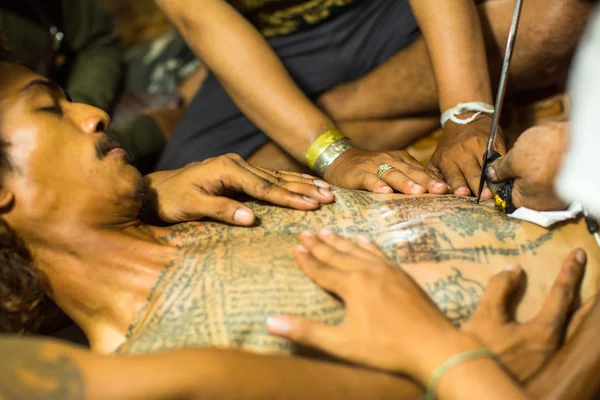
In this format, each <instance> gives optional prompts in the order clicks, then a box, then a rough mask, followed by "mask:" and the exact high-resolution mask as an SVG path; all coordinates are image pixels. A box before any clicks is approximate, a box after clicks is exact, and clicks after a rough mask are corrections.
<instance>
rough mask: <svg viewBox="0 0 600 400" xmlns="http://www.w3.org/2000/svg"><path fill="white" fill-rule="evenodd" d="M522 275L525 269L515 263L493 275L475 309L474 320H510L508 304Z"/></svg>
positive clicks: (502, 321)
mask: <svg viewBox="0 0 600 400" xmlns="http://www.w3.org/2000/svg"><path fill="white" fill-rule="evenodd" d="M522 277H523V270H522V269H521V268H520V267H519V266H517V265H514V264H511V265H508V266H507V267H506V268H504V270H503V271H501V272H499V273H497V274H496V275H494V276H492V278H491V279H490V281H489V282H488V284H487V286H486V289H485V294H484V295H483V297H482V298H481V301H480V302H479V306H478V307H477V309H476V310H475V313H474V315H473V320H476V319H478V318H491V319H492V320H493V321H498V322H501V323H504V322H506V321H508V320H509V319H510V315H509V311H508V306H509V304H510V301H511V299H512V296H513V295H514V294H515V292H516V291H517V289H518V288H519V285H520V283H521V279H522Z"/></svg>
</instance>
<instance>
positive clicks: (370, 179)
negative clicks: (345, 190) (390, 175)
mask: <svg viewBox="0 0 600 400" xmlns="http://www.w3.org/2000/svg"><path fill="white" fill-rule="evenodd" d="M361 178H362V182H363V183H362V186H363V187H362V188H361V187H359V189H365V190H368V191H370V192H373V193H393V192H394V189H392V188H391V187H390V186H389V185H388V184H387V183H385V182H384V181H383V180H381V179H379V178H378V177H377V175H375V174H371V173H368V172H364V173H362V176H361Z"/></svg>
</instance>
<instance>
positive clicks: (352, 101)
mask: <svg viewBox="0 0 600 400" xmlns="http://www.w3.org/2000/svg"><path fill="white" fill-rule="evenodd" d="M456 3H460V2H456ZM592 6H593V2H589V1H585V0H560V1H556V2H552V3H551V4H550V3H548V2H547V1H544V0H531V1H527V2H525V3H524V7H523V12H522V17H521V23H520V28H519V31H518V34H517V44H516V47H515V52H514V57H513V61H512V63H511V67H510V83H509V86H508V92H509V93H519V92H521V91H524V90H530V89H538V88H546V87H548V86H550V85H552V84H554V83H555V82H556V81H558V82H559V83H560V82H561V79H562V78H564V74H565V73H566V69H567V66H568V59H569V58H570V55H571V54H572V52H573V50H574V49H575V48H576V46H577V45H578V41H579V38H580V37H581V34H582V31H583V28H584V26H585V23H586V21H587V19H588V17H589V15H590V11H591V8H592ZM477 9H478V15H479V19H480V21H481V25H482V28H483V33H484V40H485V47H486V55H487V64H488V67H489V70H490V76H491V78H492V89H496V87H497V83H498V81H499V75H500V69H501V67H502V61H503V60H502V58H503V56H504V48H505V46H506V40H507V36H508V30H509V27H510V19H511V17H512V13H513V9H514V0H488V1H485V2H483V3H482V4H479V5H478V7H477ZM465 15H466V14H465ZM425 17H427V18H432V19H433V18H435V15H434V13H428V14H426V15H425ZM467 26H469V25H467ZM437 28H439V29H440V31H438V32H439V33H440V35H441V36H440V38H442V40H443V38H444V37H445V36H444V35H445V34H446V32H445V31H444V30H443V29H442V27H441V25H435V26H434V27H433V28H432V29H437ZM471 43H473V42H471ZM471 43H469V42H460V41H458V42H453V43H450V45H451V46H452V45H456V44H459V45H460V46H469V45H471ZM431 44H435V43H433V42H432V43H431ZM463 48H464V47H463ZM430 50H431V49H429V50H428V46H427V43H426V40H424V39H423V38H420V39H418V40H416V41H415V42H414V43H413V44H412V45H410V46H409V47H407V48H406V49H403V50H402V51H400V52H399V53H398V54H396V55H394V56H393V57H391V58H390V59H389V60H388V61H386V62H385V63H383V64H382V65H380V66H379V67H377V68H375V69H374V70H373V71H371V72H369V73H368V74H366V75H365V76H364V77H361V78H359V79H357V80H355V81H352V82H347V83H344V84H342V85H339V86H338V87H336V88H334V89H332V90H330V91H329V92H326V93H325V94H323V95H322V96H321V98H319V100H318V104H319V105H320V106H321V107H322V108H323V109H324V110H326V112H327V114H328V115H330V116H331V117H332V118H333V119H334V120H335V121H336V123H337V124H338V125H340V126H341V127H342V129H343V130H344V132H346V133H347V134H348V136H349V137H351V138H352V140H353V141H354V142H356V143H357V144H359V145H360V146H367V147H365V148H368V149H371V150H387V149H398V148H403V147H404V146H406V145H408V144H410V143H411V142H412V141H413V140H415V139H416V138H418V137H419V136H422V135H425V134H427V133H429V132H431V131H432V130H433V129H435V128H437V127H438V126H439V110H440V108H441V107H440V104H439V102H438V100H439V95H440V94H441V91H442V89H443V88H442V86H441V84H440V82H439V79H437V76H436V74H437V70H436V69H434V67H435V66H434V65H433V63H432V58H433V57H430V54H429V51H430ZM453 53H454V54H458V53H455V52H453ZM465 54H469V57H470V56H471V54H473V53H472V52H468V51H467V52H466V53H465ZM478 54H479V53H477V54H475V56H476V57H477V55H478ZM432 55H433V53H432ZM445 55H446V56H451V54H445ZM458 61H460V60H458ZM475 64H478V65H479V62H477V63H476V62H473V64H472V65H475ZM442 68H443V69H442V71H441V72H442V73H443V72H444V71H450V70H451V68H448V67H447V66H446V65H443V64H442ZM469 68H472V67H471V66H467V69H465V71H466V70H469ZM478 72H481V71H478ZM461 82H462V80H461V79H454V80H453V81H452V82H450V84H459V83H461ZM468 89H469V88H465V91H464V92H463V93H464V94H466V93H467V92H466V90H468ZM460 93H461V92H460V91H459V92H458V94H460ZM471 100H473V99H467V101H471ZM450 106H452V105H450ZM442 109H443V108H442ZM431 113H433V114H434V115H432V116H430V114H431ZM451 125H453V124H451V123H450V124H449V126H448V127H450V126H451ZM488 129H489V128H485V127H484V128H482V129H477V130H476V131H475V132H470V133H469V134H466V135H465V134H463V135H461V137H458V136H456V133H459V131H460V129H453V130H455V131H456V133H453V132H450V131H449V130H448V129H447V130H446V131H447V132H445V133H446V134H447V138H446V139H445V140H444V141H443V142H442V143H440V148H439V151H438V153H437V154H436V158H435V160H434V163H435V164H436V165H437V166H438V167H440V166H443V165H446V166H447V167H448V168H452V167H453V166H454V164H457V163H458V165H461V159H460V155H462V154H464V153H467V154H470V155H472V157H468V158H469V159H470V158H474V159H477V162H478V163H480V159H481V156H482V155H483V152H484V149H485V144H484V142H485V139H487V133H488ZM444 136H446V135H444ZM484 136H485V137H484ZM455 139H458V140H455ZM462 139H465V140H466V142H464V141H463V140H462ZM497 145H498V146H500V145H501V144H500V143H497ZM502 146H503V145H502ZM446 150H451V154H448V155H446V153H448V151H446ZM498 150H500V151H501V150H502V148H500V147H498ZM501 152H502V151H501ZM441 155H444V158H443V159H442V158H441ZM471 164H472V163H471ZM462 165H465V168H467V169H469V170H470V169H472V168H470V167H469V166H468V164H462ZM454 170H455V172H452V171H450V172H447V173H445V178H446V179H447V181H448V183H450V181H452V182H456V181H457V179H462V180H463V181H464V180H465V178H467V179H466V182H467V183H469V187H470V185H471V182H474V181H475V180H477V179H472V178H470V175H471V173H467V175H466V176H465V174H463V173H461V172H460V171H461V170H460V168H458V169H457V168H454ZM463 172H466V171H463ZM479 173H480V172H477V174H479ZM451 186H452V184H451ZM455 186H456V185H454V186H452V187H453V188H455ZM475 190H476V189H475ZM455 193H456V192H455ZM460 193H467V191H466V190H461V191H460Z"/></svg>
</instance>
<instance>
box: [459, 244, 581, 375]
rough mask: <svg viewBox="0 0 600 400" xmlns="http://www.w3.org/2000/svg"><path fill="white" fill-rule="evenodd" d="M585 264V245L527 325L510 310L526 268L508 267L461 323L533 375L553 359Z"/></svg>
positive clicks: (518, 371)
mask: <svg viewBox="0 0 600 400" xmlns="http://www.w3.org/2000/svg"><path fill="white" fill-rule="evenodd" d="M585 264H586V255H585V252H584V251H583V250H576V251H574V252H572V253H571V254H570V255H569V257H567V259H566V260H565V261H564V263H563V268H562V270H561V271H560V273H559V274H558V276H557V278H556V280H555V282H554V286H553V287H552V289H551V290H550V293H549V295H548V298H547V299H546V302H545V303H544V306H543V307H542V309H541V311H540V312H539V313H538V314H537V316H536V317H535V318H533V319H532V320H530V321H528V322H526V323H522V324H520V323H518V322H516V321H515V320H514V318H513V317H512V315H511V314H510V311H509V304H511V300H513V298H514V296H515V293H516V292H517V289H518V288H519V287H520V284H521V283H522V280H523V271H522V270H521V269H520V268H519V267H517V266H512V267H507V269H506V270H505V271H503V272H501V273H499V274H497V275H495V276H494V277H492V279H491V280H490V282H489V283H488V285H487V288H486V293H485V295H484V296H483V297H482V299H481V302H480V303H479V306H478V307H477V310H475V312H474V313H473V317H472V318H471V319H470V320H469V321H468V322H467V323H465V324H464V325H463V326H462V331H463V332H465V333H467V334H469V335H471V336H472V337H474V338H475V339H477V340H478V341H480V342H481V343H483V344H484V345H486V346H487V347H488V348H489V349H491V350H493V351H494V352H495V353H496V354H497V355H498V356H499V358H500V361H501V362H502V364H503V365H504V366H505V367H506V368H507V369H508V371H510V372H511V373H512V375H513V376H514V377H515V378H516V379H518V380H519V381H520V382H525V381H527V380H529V379H530V378H531V377H533V376H535V375H536V374H537V373H538V372H539V371H540V370H541V369H542V367H543V366H544V365H545V364H546V363H547V362H548V361H549V360H550V359H551V358H552V356H553V355H554V353H555V352H556V350H557V349H558V347H559V345H560V343H561V342H562V340H563V337H564V334H565V329H566V325H567V322H568V321H569V317H570V313H571V311H573V306H574V303H575V301H576V299H577V290H578V288H579V285H580V284H581V281H582V279H583V274H584V271H585Z"/></svg>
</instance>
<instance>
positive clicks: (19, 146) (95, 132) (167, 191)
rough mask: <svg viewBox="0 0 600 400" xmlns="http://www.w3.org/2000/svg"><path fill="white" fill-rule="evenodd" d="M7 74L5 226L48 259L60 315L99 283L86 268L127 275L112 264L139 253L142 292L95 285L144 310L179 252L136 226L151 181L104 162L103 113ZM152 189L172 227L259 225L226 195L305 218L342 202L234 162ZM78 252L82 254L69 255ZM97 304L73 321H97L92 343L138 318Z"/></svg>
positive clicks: (108, 157) (115, 161)
mask: <svg viewBox="0 0 600 400" xmlns="http://www.w3.org/2000/svg"><path fill="white" fill-rule="evenodd" d="M0 72H1V73H2V76H3V78H5V79H4V80H3V81H2V85H1V86H0V92H1V94H2V99H3V101H2V115H1V117H2V126H0V131H2V132H3V139H4V140H5V141H7V142H8V143H9V146H8V151H9V158H10V160H11V162H12V164H13V165H14V169H13V170H11V171H7V172H6V173H5V174H4V176H3V181H2V187H1V188H0V206H1V207H2V209H3V210H4V213H3V215H2V217H3V219H4V220H5V221H6V222H7V223H8V224H9V225H10V226H12V227H14V230H15V231H16V232H17V234H18V235H19V236H21V237H23V238H26V240H27V244H28V246H29V247H30V249H31V250H32V251H33V253H35V254H36V256H39V257H40V258H39V267H40V268H41V269H42V270H43V271H44V272H45V273H46V275H47V276H48V278H49V280H50V285H51V286H52V287H57V286H56V285H58V286H60V287H64V288H67V290H66V291H65V292H61V294H55V296H56V297H55V301H56V303H57V304H58V305H59V306H61V305H63V304H64V303H65V302H69V301H70V300H71V299H73V298H76V297H77V296H78V293H77V290H74V291H72V292H70V291H69V288H71V289H73V286H72V285H73V284H75V285H76V282H81V280H87V279H88V278H90V276H87V275H86V273H85V272H83V271H84V270H86V269H87V268H81V265H104V264H105V265H107V266H109V265H110V266H112V268H116V269H120V268H121V267H119V264H120V262H119V261H117V260H115V259H114V258H113V254H118V253H120V252H123V253H129V252H131V251H133V252H134V253H135V254H137V255H136V256H134V257H133V258H134V259H135V261H133V263H134V264H136V265H138V266H141V265H143V266H144V267H145V268H144V271H145V272H144V273H142V275H141V276H139V277H138V278H136V279H135V282H136V283H137V284H139V285H137V284H134V285H133V286H134V287H133V288H128V289H124V287H123V289H124V290H122V291H120V290H119V289H118V287H119V286H120V285H119V284H117V285H115V286H114V287H113V284H109V283H108V281H105V279H108V278H109V277H108V276H106V275H103V274H101V273H100V274H98V275H97V276H95V278H92V279H97V280H96V284H97V285H98V287H99V288H101V289H100V291H101V292H105V293H111V292H112V294H111V295H110V297H111V299H113V300H111V301H109V302H110V303H112V304H114V305H117V304H119V303H120V302H123V301H125V302H131V305H132V306H133V309H135V308H136V306H135V304H137V303H136V302H143V297H144V296H146V295H147V292H148V287H149V286H148V285H151V282H152V281H153V280H155V279H156V277H157V276H158V273H159V271H160V268H161V267H160V266H161V265H164V263H166V262H168V260H169V259H170V257H172V253H173V252H174V251H175V250H174V249H172V251H170V249H164V248H163V247H162V246H158V245H157V244H156V242H155V241H154V240H153V239H152V237H153V235H150V233H149V231H148V230H144V229H143V228H142V225H141V223H140V222H139V220H137V216H138V214H139V210H140V207H141V202H142V198H141V193H142V187H143V181H142V177H141V176H140V174H139V172H138V171H137V170H136V169H135V168H133V167H132V166H131V165H129V164H128V163H127V162H126V154H125V153H124V152H123V151H122V150H120V149H115V150H113V151H112V152H111V153H109V154H101V155H99V154H98V152H97V149H96V147H97V145H98V144H99V143H102V142H104V141H105V140H106V130H107V128H108V124H109V119H108V116H107V115H106V113H104V112H103V111H101V110H99V109H96V108H93V107H90V106H86V105H82V104H75V103H70V102H68V101H67V99H66V97H65V95H64V93H63V92H62V91H61V90H60V88H58V87H56V86H54V85H53V84H52V83H50V82H48V81H46V80H44V79H42V78H41V77H40V76H38V75H36V74H34V73H32V72H30V71H28V70H26V69H25V68H23V67H20V66H17V65H14V64H7V63H0ZM49 165H50V166H52V168H48V166H49ZM287 178H289V179H291V180H288V179H287ZM148 180H149V182H150V185H151V187H153V188H154V190H155V191H156V193H157V206H158V208H157V210H156V211H157V212H158V214H159V216H160V217H161V218H163V219H165V220H167V221H175V220H178V219H181V218H184V219H190V218H194V219H195V218H199V217H203V216H211V217H215V218H218V219H221V220H225V221H231V222H234V223H237V224H240V225H248V224H251V223H252V222H253V220H254V216H253V215H252V213H250V214H247V215H245V216H243V218H241V219H239V220H237V221H236V220H235V211H237V209H239V208H243V207H241V205H240V204H239V203H237V202H233V201H231V200H229V199H225V198H223V197H215V196H219V195H220V194H222V192H223V190H225V189H233V190H238V191H246V192H248V193H249V194H254V195H257V196H258V197H259V198H262V199H264V200H271V201H275V202H276V203H278V204H282V205H288V206H290V207H297V208H299V209H304V210H311V209H315V208H318V207H319V202H320V201H323V202H331V201H332V200H333V195H332V194H331V193H330V192H329V191H328V190H327V186H328V185H327V184H324V183H323V182H321V183H319V184H320V185H321V186H325V188H320V187H318V186H317V185H315V184H314V178H311V177H309V178H307V177H302V176H299V175H294V174H288V175H285V176H282V175H281V174H280V173H275V172H273V171H261V170H258V169H256V168H254V167H251V166H249V165H248V164H247V163H245V162H243V161H240V160H237V161H235V160H234V158H232V157H225V158H222V159H220V160H210V161H207V162H206V163H204V164H195V165H192V166H190V167H188V168H185V169H182V170H179V171H169V172H165V173H159V174H156V175H151V176H150V177H149V178H148ZM47 182H54V183H55V184H53V185H47ZM286 188H290V190H295V191H298V192H293V191H290V190H287V189H286ZM320 189H321V191H320ZM16 193H18V197H17V195H16ZM309 196H313V197H309ZM181 199H186V200H187V201H185V202H181V201H180V200H181ZM57 221H61V222H60V223H58V222H57ZM41 232H43V233H44V234H43V235H41ZM48 234H49V235H50V236H51V237H53V239H55V240H56V241H55V242H54V243H52V244H50V243H48V242H47V240H46V238H48V237H49V236H47V235H48ZM123 234H124V235H125V237H126V238H124V237H123ZM98 241H101V242H102V243H103V246H104V250H105V251H104V252H100V253H101V254H99V252H97V251H95V250H94V249H95V248H97V243H98ZM72 245H75V247H76V248H77V250H76V251H71V250H67V251H65V250H66V249H67V248H70V246H72ZM159 253H160V254H159ZM67 254H69V255H67ZM151 259H153V261H152V260H151ZM111 260H112V261H111ZM58 264H62V265H64V267H65V268H67V269H69V270H70V271H72V272H71V273H70V274H69V276H68V277H66V276H64V275H61V274H56V271H55V270H53V268H52V265H58ZM151 266H155V268H151ZM109 269H110V268H109ZM126 269H129V268H126ZM92 270H93V269H92ZM96 271H99V270H96ZM92 275H94V274H92ZM121 278H122V280H121V282H122V283H124V282H127V281H130V278H128V277H127V273H125V274H123V275H121ZM103 282H104V283H103ZM111 287H112V289H111ZM113 289H116V290H115V291H114V292H113ZM145 293H146V294H145ZM90 304H91V306H90V307H91V310H88V311H90V314H87V313H83V314H80V313H78V312H75V314H74V315H72V316H71V317H72V318H73V319H74V320H75V321H76V322H78V323H79V324H80V326H82V327H83V328H84V329H85V328H86V327H89V325H90V323H92V321H95V322H97V323H93V325H94V327H98V329H96V328H94V329H92V331H90V332H91V335H90V336H91V338H93V337H94V336H95V334H96V333H99V332H100V331H103V332H104V331H107V332H109V333H108V336H105V335H101V336H102V337H110V336H111V335H113V334H115V333H116V332H124V331H125V329H126V326H127V324H128V323H129V321H130V320H131V317H132V315H131V314H129V315H127V313H125V314H123V313H121V312H120V311H115V310H117V309H118V307H117V308H113V307H111V306H109V307H108V308H110V309H112V310H113V311H108V309H107V308H105V307H104V306H100V305H99V304H98V302H97V301H94V300H93V299H92V300H91V303H90ZM139 304H141V303H139ZM84 314H85V315H89V316H92V317H91V318H88V317H85V316H84Z"/></svg>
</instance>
